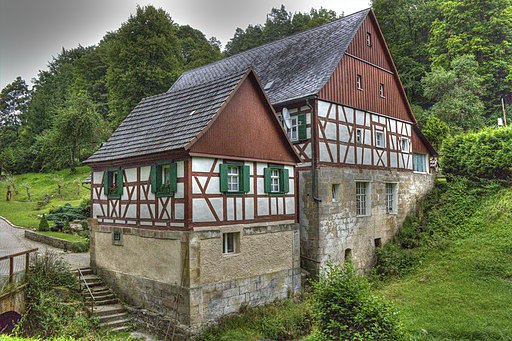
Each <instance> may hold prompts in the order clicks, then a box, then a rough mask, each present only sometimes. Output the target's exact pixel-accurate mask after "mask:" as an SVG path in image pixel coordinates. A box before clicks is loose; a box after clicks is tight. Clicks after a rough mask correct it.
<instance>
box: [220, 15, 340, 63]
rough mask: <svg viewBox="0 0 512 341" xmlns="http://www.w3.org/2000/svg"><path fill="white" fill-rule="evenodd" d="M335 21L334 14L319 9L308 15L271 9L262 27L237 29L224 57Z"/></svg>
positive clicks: (251, 26) (250, 26)
mask: <svg viewBox="0 0 512 341" xmlns="http://www.w3.org/2000/svg"><path fill="white" fill-rule="evenodd" d="M335 19H337V16H336V12H334V11H331V10H327V9H325V8H320V9H319V10H316V9H311V11H310V12H309V13H301V12H298V13H295V14H293V15H292V13H291V12H288V11H286V8H285V7H284V5H281V7H280V8H272V10H271V11H270V13H269V14H267V20H266V21H265V24H263V25H249V26H247V28H246V29H245V30H243V29H241V28H237V29H236V31H235V34H234V36H233V38H231V40H230V41H229V42H228V43H227V44H226V50H225V51H224V55H225V56H231V55H234V54H237V53H240V52H243V51H245V50H248V49H251V48H253V47H256V46H260V45H262V44H265V43H270V42H272V41H275V40H278V39H281V38H285V37H287V36H289V35H291V34H293V33H297V32H302V31H304V30H307V29H310V28H313V27H316V26H318V25H321V24H325V23H328V22H330V21H333V20H335Z"/></svg>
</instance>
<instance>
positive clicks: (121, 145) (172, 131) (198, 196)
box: [87, 68, 300, 328]
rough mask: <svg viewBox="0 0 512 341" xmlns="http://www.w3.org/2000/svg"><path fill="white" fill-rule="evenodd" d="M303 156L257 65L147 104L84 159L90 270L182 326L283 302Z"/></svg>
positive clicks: (294, 244) (294, 251)
mask: <svg viewBox="0 0 512 341" xmlns="http://www.w3.org/2000/svg"><path fill="white" fill-rule="evenodd" d="M299 160H300V159H299V157H298V155H297V154H296V152H295V150H294V147H293V146H292V145H291V144H290V142H289V140H288V138H287V135H286V132H285V131H284V130H283V128H282V126H281V124H280V122H279V119H278V117H277V115H276V113H275V112H274V110H273V108H272V106H271V104H270V102H269V101H268V98H267V97H266V95H265V94H264V92H263V90H262V88H261V86H260V83H259V82H258V80H257V77H256V76H255V74H254V72H253V71H252V70H251V69H250V68H249V69H248V70H241V71H240V70H237V71H235V72H226V73H224V74H222V75H219V76H218V77H216V78H214V79H211V80H210V81H209V82H208V83H204V84H200V85H193V86H190V87H188V88H186V87H184V88H181V89H179V90H175V91H170V92H168V93H165V94H162V95H157V96H153V97H149V98H146V99H144V100H142V101H141V102H140V103H139V105H137V107H136V108H135V109H134V110H133V111H132V112H131V113H130V114H129V116H128V117H127V118H126V119H125V120H124V121H123V122H122V124H121V125H120V126H119V128H118V129H117V130H116V131H115V132H114V134H113V135H112V137H111V138H110V139H109V140H108V141H107V142H106V143H105V144H104V145H103V146H102V147H101V148H100V149H99V150H98V151H97V152H96V153H95V154H94V155H93V156H91V157H90V158H89V159H88V161H87V163H88V164H89V165H90V166H91V167H92V169H93V174H92V198H91V203H92V215H93V219H92V224H91V225H92V226H91V264H92V266H93V268H94V269H95V270H96V271H97V272H98V273H100V274H101V275H102V276H103V278H104V279H105V280H106V281H107V282H108V283H109V284H110V285H111V286H112V287H113V288H114V289H115V291H116V292H117V293H118V294H119V295H120V296H121V298H122V299H123V300H124V301H126V302H129V303H131V304H132V305H135V306H139V307H143V308H146V309H149V310H153V311H156V312H158V313H161V314H163V315H166V316H174V317H176V319H177V320H178V321H179V323H180V324H181V326H182V327H184V328H187V327H192V328H194V327H198V326H200V325H201V324H202V323H204V322H206V321H211V320H215V319H217V318H218V317H220V316H222V315H224V314H228V313H231V312H235V311H237V310H238V309H239V308H240V307H241V306H242V305H256V304H262V303H265V302H269V301H272V300H274V299H278V298H286V297H287V296H288V295H289V294H290V293H295V292H297V290H299V289H300V260H299V256H300V254H299V245H300V241H299V231H298V224H297V211H296V186H297V184H296V181H295V172H294V166H295V164H296V163H297V162H298V161H299Z"/></svg>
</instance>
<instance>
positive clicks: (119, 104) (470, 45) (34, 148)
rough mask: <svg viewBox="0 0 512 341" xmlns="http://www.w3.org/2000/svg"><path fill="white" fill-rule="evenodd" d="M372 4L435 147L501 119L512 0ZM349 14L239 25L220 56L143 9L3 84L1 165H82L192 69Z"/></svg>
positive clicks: (273, 14) (204, 41) (509, 87)
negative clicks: (137, 110)
mask: <svg viewBox="0 0 512 341" xmlns="http://www.w3.org/2000/svg"><path fill="white" fill-rule="evenodd" d="M373 8H374V10H375V12H376V15H377V18H378V20H379V23H380V25H381V27H382V31H383V33H384V36H385V37H386V40H387V43H388V45H389V48H390V50H391V52H392V54H393V58H394V61H395V63H396V65H397V68H398V70H399V74H400V76H401V78H402V81H403V83H404V87H405V89H406V91H407V94H408V96H409V100H410V101H411V104H412V105H413V109H414V111H415V114H416V116H417V118H418V120H419V123H420V126H421V127H422V129H423V132H424V133H425V134H426V135H427V137H428V138H429V139H430V140H431V141H432V142H433V143H434V145H435V146H436V147H438V148H439V147H440V146H441V144H442V141H443V139H444V138H445V137H446V136H449V135H452V134H455V133H460V132H464V131H468V130H475V129H479V128H482V127H486V126H494V125H495V124H496V119H497V118H498V117H501V116H502V115H503V114H502V106H501V100H502V99H503V100H504V106H505V109H506V110H508V109H509V106H510V104H511V103H512V95H511V93H512V43H511V41H510V39H511V37H512V0H492V1H483V0H470V1H466V0H454V1H446V0H412V1H405V0H398V1H394V0H393V1H392V0H374V1H373ZM341 15H343V13H342V14H341ZM338 17H339V15H338V14H337V13H335V12H334V11H331V10H328V9H323V8H321V9H319V10H316V9H312V10H311V11H310V12H309V13H300V12H299V13H293V14H292V13H290V12H288V11H287V10H286V8H285V7H284V6H281V7H280V8H273V9H271V11H270V13H269V14H268V15H267V17H266V20H265V21H264V23H263V24H260V25H249V26H247V27H246V28H245V29H242V28H237V29H236V31H235V33H234V35H233V37H232V38H231V40H230V41H229V42H228V43H227V44H226V47H225V50H224V51H223V52H221V49H220V42H219V41H218V40H217V39H215V38H214V37H211V38H207V37H206V36H205V35H204V34H203V33H202V32H200V31H199V30H196V29H194V28H192V27H190V26H188V25H180V24H178V23H175V22H174V21H173V20H172V18H171V15H170V14H169V13H166V12H165V11H164V10H162V9H156V8H154V7H152V6H147V7H137V9H136V12H135V14H133V15H132V16H130V18H128V19H127V21H126V22H125V23H123V24H122V25H121V27H120V28H119V29H117V30H115V31H113V32H107V33H106V34H105V36H104V37H103V39H102V40H101V41H100V42H99V43H98V44H97V45H95V46H89V47H83V46H78V47H71V48H66V49H63V50H62V51H60V52H59V53H58V54H57V55H56V56H55V57H54V58H53V59H52V60H51V61H49V63H48V68H47V69H46V70H42V71H40V72H39V74H38V75H37V76H36V77H35V82H34V85H33V88H32V89H30V90H29V86H28V85H27V83H26V81H25V80H23V79H21V78H17V79H16V80H14V81H13V82H12V83H11V84H9V85H7V86H6V87H5V88H4V89H3V90H2V91H1V93H0V168H1V171H3V172H7V173H23V172H29V171H36V172H37V171H49V170H54V169H62V168H66V167H69V168H71V169H73V168H74V167H76V166H77V165H79V164H80V163H81V161H83V160H84V159H85V158H87V157H88V156H89V155H90V154H91V153H92V152H94V150H96V149H97V148H98V146H99V144H100V143H101V142H103V141H105V140H106V139H107V138H108V137H109V136H110V134H111V133H112V132H113V130H114V129H115V128H116V127H117V126H118V125H119V123H120V122H121V121H122V119H123V118H124V117H126V115H127V114H128V113H129V112H130V111H131V110H132V109H133V107H134V106H135V105H136V104H137V103H138V102H139V101H140V100H141V99H142V98H143V97H146V96H151V95H155V94H158V93H162V92H164V91H166V90H167V89H168V88H169V87H170V86H171V85H172V84H173V82H174V81H175V80H176V79H177V78H178V77H179V75H180V74H181V73H182V72H184V71H186V70H188V69H191V68H195V67H198V66H201V65H204V64H207V63H210V62H213V61H215V60H218V59H220V58H222V57H226V56H230V55H233V54H235V53H238V52H241V51H244V50H247V49H249V48H252V47H255V46H258V45H261V44H264V43H267V42H271V41H274V40H277V39H280V38H282V37H285V36H288V35H290V34H293V33H296V32H300V31H303V30H306V29H309V28H312V27H314V26H317V25H320V24H323V23H326V22H329V21H332V20H335V19H337V18H338Z"/></svg>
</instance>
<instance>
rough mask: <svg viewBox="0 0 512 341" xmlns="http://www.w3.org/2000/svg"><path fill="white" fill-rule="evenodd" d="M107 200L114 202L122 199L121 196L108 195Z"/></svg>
mask: <svg viewBox="0 0 512 341" xmlns="http://www.w3.org/2000/svg"><path fill="white" fill-rule="evenodd" d="M107 198H108V199H112V200H119V199H121V194H109V195H107Z"/></svg>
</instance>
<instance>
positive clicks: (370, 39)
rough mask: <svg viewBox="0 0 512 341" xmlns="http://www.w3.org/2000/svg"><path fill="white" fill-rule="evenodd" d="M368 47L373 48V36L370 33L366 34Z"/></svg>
mask: <svg viewBox="0 0 512 341" xmlns="http://www.w3.org/2000/svg"><path fill="white" fill-rule="evenodd" d="M366 45H367V46H372V34H371V33H370V32H366Z"/></svg>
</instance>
